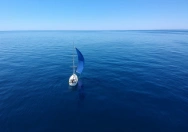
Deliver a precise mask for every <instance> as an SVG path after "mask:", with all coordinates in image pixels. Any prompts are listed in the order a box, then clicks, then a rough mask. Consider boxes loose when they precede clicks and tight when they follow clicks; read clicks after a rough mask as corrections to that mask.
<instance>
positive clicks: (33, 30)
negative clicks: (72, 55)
mask: <svg viewBox="0 0 188 132" xmlns="http://www.w3.org/2000/svg"><path fill="white" fill-rule="evenodd" d="M153 30H156V31H157V30H188V29H13V30H0V32H3V31H153Z"/></svg>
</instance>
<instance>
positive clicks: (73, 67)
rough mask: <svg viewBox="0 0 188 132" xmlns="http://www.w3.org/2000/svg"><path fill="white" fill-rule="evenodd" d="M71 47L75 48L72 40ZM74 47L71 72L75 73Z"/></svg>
mask: <svg viewBox="0 0 188 132" xmlns="http://www.w3.org/2000/svg"><path fill="white" fill-rule="evenodd" d="M73 47H74V48H75V46H74V42H73ZM74 48H73V54H72V64H73V66H72V70H73V74H75V68H76V66H75V65H74V57H75V55H74Z"/></svg>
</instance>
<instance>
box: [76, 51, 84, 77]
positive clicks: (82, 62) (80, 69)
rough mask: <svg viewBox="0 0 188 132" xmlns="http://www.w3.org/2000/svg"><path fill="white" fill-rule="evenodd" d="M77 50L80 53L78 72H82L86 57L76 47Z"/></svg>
mask: <svg viewBox="0 0 188 132" xmlns="http://www.w3.org/2000/svg"><path fill="white" fill-rule="evenodd" d="M76 52H77V55H78V65H77V69H76V72H77V73H79V74H81V73H82V71H83V69H84V57H83V55H82V53H81V52H80V51H79V50H78V49H77V48H76Z"/></svg>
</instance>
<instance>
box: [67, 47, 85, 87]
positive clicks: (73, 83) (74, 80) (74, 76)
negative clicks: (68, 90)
mask: <svg viewBox="0 0 188 132" xmlns="http://www.w3.org/2000/svg"><path fill="white" fill-rule="evenodd" d="M74 48H75V49H76V53H77V56H78V65H77V66H75V65H74V57H75V55H73V66H72V68H73V74H72V75H71V76H70V78H69V85H70V86H72V87H74V86H76V85H77V83H78V76H77V74H80V75H81V73H82V71H83V69H84V56H83V55H82V53H81V52H80V51H79V50H78V49H77V48H76V47H74ZM76 73H77V74H76Z"/></svg>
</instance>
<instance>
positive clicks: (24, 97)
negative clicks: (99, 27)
mask: <svg viewBox="0 0 188 132" xmlns="http://www.w3.org/2000/svg"><path fill="white" fill-rule="evenodd" d="M73 41H74V42H75V46H76V47H77V48H78V49H79V50H80V51H81V52H82V54H83V55H84V57H85V69H84V71H83V74H82V77H81V79H80V81H81V82H82V85H81V86H80V87H79V86H78V87H77V88H75V89H71V88H70V87H69V86H68V79H69V77H70V75H71V74H72V69H71V67H70V66H71V65H72V57H71V55H72V51H73V45H72V42H73ZM75 53H76V52H75ZM43 131H44V132H47V131H49V132H52V131H61V132H167V131H168V132H187V131H188V31H186V30H183V31H181V30H175V31H173V30H168V31H165V30H163V31H162V30H161V31H160V30H158V31H4V32H3V31H1V32H0V132H43Z"/></svg>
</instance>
